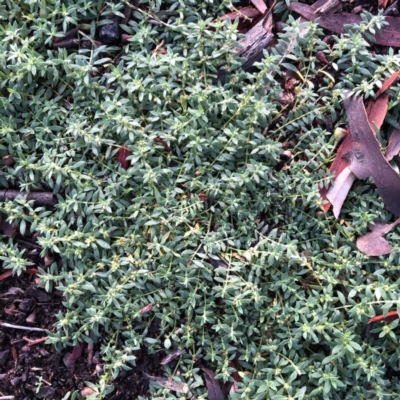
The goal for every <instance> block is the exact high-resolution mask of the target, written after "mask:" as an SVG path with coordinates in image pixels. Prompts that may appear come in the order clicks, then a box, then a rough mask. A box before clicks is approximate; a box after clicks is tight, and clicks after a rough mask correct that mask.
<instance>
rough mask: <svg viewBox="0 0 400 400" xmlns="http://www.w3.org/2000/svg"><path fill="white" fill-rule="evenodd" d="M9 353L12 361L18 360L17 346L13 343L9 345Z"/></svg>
mask: <svg viewBox="0 0 400 400" xmlns="http://www.w3.org/2000/svg"><path fill="white" fill-rule="evenodd" d="M11 355H12V358H13V360H14V361H17V360H18V352H17V348H16V347H15V345H14V344H13V345H12V347H11Z"/></svg>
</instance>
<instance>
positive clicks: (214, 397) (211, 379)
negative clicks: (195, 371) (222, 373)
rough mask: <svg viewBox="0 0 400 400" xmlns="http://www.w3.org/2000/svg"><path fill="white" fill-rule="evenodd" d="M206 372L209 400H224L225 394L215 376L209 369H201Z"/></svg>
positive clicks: (205, 378)
mask: <svg viewBox="0 0 400 400" xmlns="http://www.w3.org/2000/svg"><path fill="white" fill-rule="evenodd" d="M201 370H202V371H203V372H204V380H205V381H206V386H207V391H208V399H209V400H224V399H225V398H224V394H223V393H222V389H221V387H220V386H219V383H218V381H217V380H216V379H215V374H214V372H213V371H211V370H210V369H208V368H204V367H201Z"/></svg>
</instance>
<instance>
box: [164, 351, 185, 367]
mask: <svg viewBox="0 0 400 400" xmlns="http://www.w3.org/2000/svg"><path fill="white" fill-rule="evenodd" d="M185 353H186V350H174V351H173V352H172V353H170V354H168V355H167V356H166V357H164V358H163V359H162V360H161V362H160V364H161V365H165V364H168V363H169V362H171V361H172V360H175V358H177V357H179V356H180V355H182V354H185Z"/></svg>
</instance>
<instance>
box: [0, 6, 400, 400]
mask: <svg viewBox="0 0 400 400" xmlns="http://www.w3.org/2000/svg"><path fill="white" fill-rule="evenodd" d="M104 5H105V3H104V2H103V1H101V0H97V1H96V0H93V1H89V0H78V1H72V0H63V1H60V0H47V4H46V2H45V1H35V0H24V1H18V2H17V1H10V0H5V1H3V2H2V5H1V6H0V18H1V19H0V46H1V47H0V102H1V107H0V137H1V148H0V153H1V154H0V155H1V156H4V155H11V156H12V157H13V158H14V159H15V164H14V165H13V166H3V167H2V168H1V170H2V172H1V175H0V182H1V185H2V186H4V187H10V188H20V189H22V190H26V191H34V190H46V191H52V192H53V193H54V194H55V195H56V196H57V200H58V204H57V205H56V206H55V207H54V209H50V208H44V207H37V206H35V205H34V204H33V201H26V200H25V199H23V198H19V199H17V200H14V201H8V202H4V203H2V204H1V211H3V212H4V213H6V214H7V215H8V220H9V221H12V222H13V223H14V224H16V225H18V226H19V230H20V232H21V233H22V234H23V233H24V232H25V231H31V232H36V233H37V234H38V239H37V241H38V243H39V244H40V245H41V246H42V248H43V251H42V256H44V255H45V254H47V253H49V252H53V253H57V254H59V256H60V258H61V259H62V262H63V267H62V268H58V266H57V264H56V263H54V264H53V265H51V266H50V267H49V268H48V269H41V279H42V282H43V284H44V285H45V287H46V289H47V290H51V289H52V288H54V287H58V288H61V290H63V291H64V293H65V296H66V299H67V300H66V303H65V306H66V307H67V309H68V311H67V312H66V313H65V314H63V315H59V316H58V317H59V321H58V323H57V331H56V333H54V334H51V342H52V343H54V344H55V345H56V346H57V347H58V348H60V349H61V348H62V347H63V346H66V345H76V344H77V343H78V342H80V341H86V342H90V341H94V342H96V341H97V340H98V338H99V337H100V336H104V337H106V340H104V341H103V344H102V348H101V351H102V357H103V360H104V362H105V363H106V367H105V374H104V375H101V376H100V377H99V384H98V388H99V391H100V392H101V393H103V394H105V393H107V392H109V391H110V390H112V387H111V386H110V385H112V378H113V377H115V376H117V374H118V371H119V370H120V369H121V368H126V367H129V365H131V364H134V363H135V357H134V351H135V350H136V349H138V348H139V347H141V346H146V347H147V348H148V351H149V352H153V351H156V350H157V349H160V348H165V349H169V350H171V349H177V348H180V349H186V350H187V354H185V355H183V356H182V357H181V361H180V363H179V365H178V367H177V369H176V370H175V371H169V370H168V367H167V375H168V374H169V375H171V376H174V379H176V380H182V381H185V382H187V383H188V384H189V386H190V389H191V394H190V395H191V396H195V397H196V398H198V399H205V398H207V391H206V388H205V386H204V382H203V379H202V375H201V371H200V370H199V369H198V368H197V364H196V365H195V360H196V359H201V360H203V362H204V363H206V364H207V365H209V366H210V367H212V368H213V369H214V370H215V371H216V373H217V378H220V379H221V381H226V380H229V379H232V378H231V375H232V371H233V368H232V367H231V366H230V365H229V362H230V360H232V359H233V358H235V356H237V357H238V360H239V361H238V365H239V366H240V370H241V372H240V375H241V378H242V383H240V384H239V389H238V390H237V391H236V393H234V394H231V395H230V398H231V399H241V398H244V399H252V400H258V399H260V400H261V399H274V400H280V399H282V400H283V399H293V398H296V399H311V398H320V399H340V400H341V399H344V398H346V399H354V400H359V399H362V398H371V396H372V394H375V399H384V398H387V399H388V398H394V397H397V394H398V393H399V390H400V383H399V380H398V378H397V377H396V372H397V371H398V366H399V355H400V350H399V346H398V337H399V334H400V331H399V330H398V329H397V328H396V326H397V321H395V322H393V323H392V324H391V325H387V326H386V327H385V328H384V329H382V326H377V327H376V333H373V334H372V336H371V338H370V339H367V338H366V337H365V327H366V323H367V321H368V319H369V318H370V317H372V316H374V315H375V314H376V313H382V312H384V311H388V310H390V309H393V310H395V309H396V307H397V304H398V299H399V295H400V289H399V287H400V286H399V283H400V275H399V271H398V268H397V267H396V266H397V265H398V263H399V255H400V250H399V246H398V245H395V250H394V251H393V253H392V254H391V255H390V256H389V257H386V258H381V259H378V258H377V259H374V258H372V259H368V258H367V257H366V256H364V255H362V254H361V253H359V252H358V251H357V249H356V246H355V238H356V237H357V236H359V235H361V234H364V233H365V231H366V226H367V224H368V223H369V222H371V221H373V220H375V219H376V218H381V219H383V220H385V221H387V220H389V219H390V218H391V215H390V214H389V213H388V212H387V211H386V210H385V209H384V205H383V203H382V202H381V201H380V199H379V198H378V196H377V193H376V190H375V187H374V186H373V185H371V184H370V182H366V183H365V184H363V185H362V184H360V183H359V182H358V183H357V185H356V186H355V187H354V188H353V190H352V191H351V194H350V196H349V198H348V200H347V202H346V203H345V207H344V209H343V211H342V215H341V218H342V219H341V220H336V219H334V217H333V216H332V215H331V214H330V213H327V214H325V213H321V199H320V196H319V194H318V187H319V186H318V185H322V184H325V185H327V184H328V183H329V179H330V177H329V176H328V173H327V168H328V166H329V162H330V160H332V155H333V152H334V138H333V135H332V131H327V130H326V129H325V128H324V127H325V122H324V121H326V119H327V118H330V119H331V120H332V122H333V126H334V127H335V126H338V125H339V124H343V123H345V122H346V119H345V116H344V115H343V110H342V108H343V107H342V104H341V94H342V88H345V87H350V88H354V89H355V91H356V92H357V93H365V94H366V95H367V96H373V89H374V88H376V87H377V86H378V87H379V85H380V84H381V82H382V81H383V80H384V79H385V78H386V77H387V76H389V75H390V74H391V73H392V72H393V71H394V70H396V69H398V68H399V66H400V57H399V56H398V54H397V53H396V54H395V53H394V52H393V51H390V52H389V54H388V55H374V59H372V58H371V57H372V55H371V49H370V47H369V46H368V44H367V43H366V42H365V40H364V39H362V36H361V33H360V32H361V31H367V30H370V29H373V28H374V27H375V29H376V26H378V28H379V24H381V23H382V18H381V17H378V18H376V17H374V18H372V17H371V16H366V17H365V24H364V25H362V26H361V27H353V29H352V31H350V30H349V31H348V32H349V33H348V34H346V35H343V36H342V37H334V40H335V44H334V45H333V46H332V47H328V45H327V44H326V43H325V42H323V41H322V38H323V35H322V31H321V29H319V28H318V27H317V25H316V24H309V25H308V24H303V25H299V22H298V21H296V20H294V19H293V18H292V17H289V19H288V21H287V24H288V25H286V26H285V28H284V31H283V32H282V33H281V34H280V41H279V43H278V45H277V46H276V47H275V48H274V49H273V50H272V51H271V52H270V53H266V55H265V59H264V60H263V61H262V62H260V63H259V65H258V66H257V68H256V71H255V72H251V73H250V72H244V71H243V70H242V69H241V68H240V65H241V61H240V60H238V59H237V58H236V57H235V51H234V49H235V46H236V44H235V43H236V41H237V39H238V33H237V31H236V25H235V24H234V23H230V21H229V20H227V21H225V22H224V23H222V22H216V23H214V24H213V23H211V21H212V19H213V18H214V17H215V16H217V15H222V14H224V13H226V12H227V6H228V5H229V2H228V1H223V2H222V3H221V2H219V1H213V2H207V1H204V2H203V3H200V2H196V1H190V0H181V1H179V2H177V1H175V0H170V1H164V2H162V1H156V2H155V3H151V4H150V5H149V7H150V8H147V11H146V12H139V11H135V12H134V13H133V18H132V19H131V20H130V22H129V25H128V26H124V30H125V31H126V32H127V33H129V34H130V35H131V36H132V38H131V39H130V41H129V43H128V45H126V46H125V47H124V48H119V47H109V48H106V47H105V46H102V47H99V48H93V49H90V50H88V49H78V50H72V51H67V50H65V49H60V50H53V49H52V46H51V45H52V41H53V39H54V37H55V36H56V35H60V31H62V30H67V29H70V28H71V27H73V26H74V24H77V23H78V22H79V23H81V22H82V21H83V22H85V23H88V24H91V26H92V29H91V32H90V34H89V33H88V32H87V34H88V35H92V36H93V35H94V33H95V30H96V26H99V24H101V23H102V20H101V19H100V17H101V12H103V13H104V14H107V13H109V11H110V8H108V9H106V8H104ZM109 7H111V5H110V4H109ZM112 7H113V11H115V12H121V7H123V4H121V5H120V6H112ZM160 8H162V9H168V10H169V12H168V15H167V17H166V18H165V19H163V20H162V21H161V22H160V21H158V22H159V23H158V24H157V25H154V24H152V23H151V21H150V19H151V18H154V16H153V17H151V16H149V14H148V13H150V14H152V12H154V11H158V10H159V9H160ZM285 8H286V5H285V4H284V3H281V4H279V5H278V9H280V10H284V9H285ZM96 24H97V25H96ZM306 26H308V27H309V29H308V31H307V33H306V35H305V36H304V37H300V35H299V32H300V30H301V29H304V28H306ZM57 32H58V33H57ZM162 40H165V45H164V48H165V49H166V50H167V52H166V54H155V53H153V50H154V49H155V47H156V46H157V45H158V44H159V43H160V42H161V41H162ZM320 50H321V51H324V52H325V53H326V56H327V58H328V59H330V60H332V62H333V63H334V64H333V65H334V67H335V68H336V70H337V71H339V72H338V73H337V74H335V77H333V76H332V74H330V73H329V72H327V71H328V70H327V68H326V67H324V68H322V69H323V71H319V69H320V68H321V66H320V65H319V66H318V68H317V64H316V58H315V54H316V52H317V51H320ZM219 67H223V68H226V69H227V70H228V74H227V78H226V81H225V84H223V85H222V84H220V83H217V82H216V80H215V76H216V74H217V69H218V68H219ZM297 68H300V69H299V72H300V74H299V75H298V80H299V84H298V86H297V89H296V91H297V93H296V96H295V100H294V102H293V104H292V106H291V107H287V106H282V105H281V104H280V103H279V102H278V101H277V99H279V98H280V95H281V93H282V92H283V89H282V85H281V82H282V81H283V79H284V77H283V76H282V74H283V73H285V72H286V71H296V70H297ZM339 78H340V79H339ZM391 93H392V96H391V99H394V100H391V102H390V109H389V116H388V118H387V122H388V124H391V125H393V126H395V125H396V119H397V116H398V113H399V100H398V99H399V95H400V90H399V88H398V87H396V88H394V89H393V90H392V92H391ZM388 126H389V125H388ZM380 138H381V139H382V141H383V142H384V141H385V140H386V139H387V132H384V133H382V134H380ZM156 139H157V140H156ZM158 139H161V140H162V141H163V142H164V143H165V144H167V146H168V147H169V148H170V151H167V150H166V149H165V146H163V144H162V142H160V141H159V140H158ZM285 141H286V142H288V143H289V147H290V149H291V151H292V153H293V155H294V159H293V160H292V161H291V162H290V163H289V164H288V165H289V166H290V168H289V169H287V168H284V169H281V170H279V171H278V170H277V168H276V166H277V160H278V159H279V155H280V153H281V151H282V148H281V144H282V142H285ZM121 146H125V147H127V148H128V149H129V150H130V152H131V155H130V156H129V158H128V161H129V167H128V168H127V169H126V170H125V169H123V168H122V166H121V165H120V163H119V162H118V161H117V153H118V151H119V150H120V148H121ZM397 232H398V230H397ZM389 238H391V239H392V241H393V243H396V239H397V240H398V239H399V235H398V234H397V233H396V230H394V231H393V232H392V233H391V234H390V235H389ZM0 250H1V259H2V260H3V266H4V267H5V268H12V269H13V270H14V271H15V272H16V273H21V271H22V270H23V269H24V268H25V267H26V265H27V264H28V263H29V261H28V260H27V259H25V258H24V254H23V251H21V249H20V248H19V247H18V245H17V243H16V242H15V241H14V240H13V239H8V238H7V237H6V236H5V235H2V242H1V244H0ZM150 303H152V304H153V308H152V310H151V311H150V312H148V313H144V314H141V313H140V310H141V309H142V308H143V307H145V306H147V305H148V304H150ZM155 319H159V321H160V325H159V326H160V334H159V336H158V337H154V336H153V335H149V334H148V327H149V324H150V323H151V322H154V321H155ZM395 328H396V329H395ZM118 337H122V338H123V339H124V340H125V346H124V347H119V345H118ZM167 352H168V350H167ZM178 370H179V371H181V374H180V375H179V376H178V375H177V374H176V372H177V371H178ZM389 372H390V373H389ZM153 390H154V397H153V398H160V397H159V396H161V395H162V396H164V397H163V398H165V399H166V398H168V399H173V398H180V397H179V395H178V394H177V395H176V396H177V397H175V396H174V394H173V392H169V391H167V390H166V389H160V388H159V387H156V386H154V387H153ZM162 392H163V394H161V393H162ZM181 396H182V395H181ZM188 396H189V395H188ZM393 396H394V397H393Z"/></svg>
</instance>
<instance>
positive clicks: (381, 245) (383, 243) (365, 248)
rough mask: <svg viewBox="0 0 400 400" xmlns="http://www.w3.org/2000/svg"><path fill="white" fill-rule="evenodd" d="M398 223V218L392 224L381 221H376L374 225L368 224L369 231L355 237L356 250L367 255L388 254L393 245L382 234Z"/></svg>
mask: <svg viewBox="0 0 400 400" xmlns="http://www.w3.org/2000/svg"><path fill="white" fill-rule="evenodd" d="M399 223H400V218H399V219H398V220H397V221H395V222H393V224H384V223H383V222H377V223H375V224H374V225H372V224H369V225H368V229H369V230H370V231H371V232H368V233H367V234H366V235H364V236H361V237H359V238H358V239H357V248H358V250H360V251H362V252H363V253H366V254H368V255H369V256H383V255H385V254H389V253H390V252H391V251H392V250H393V247H392V246H391V245H390V244H389V242H388V241H387V240H386V239H385V238H384V236H385V235H386V234H387V233H388V232H389V231H390V230H391V229H393V228H394V227H395V226H396V225H397V224H399Z"/></svg>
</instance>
